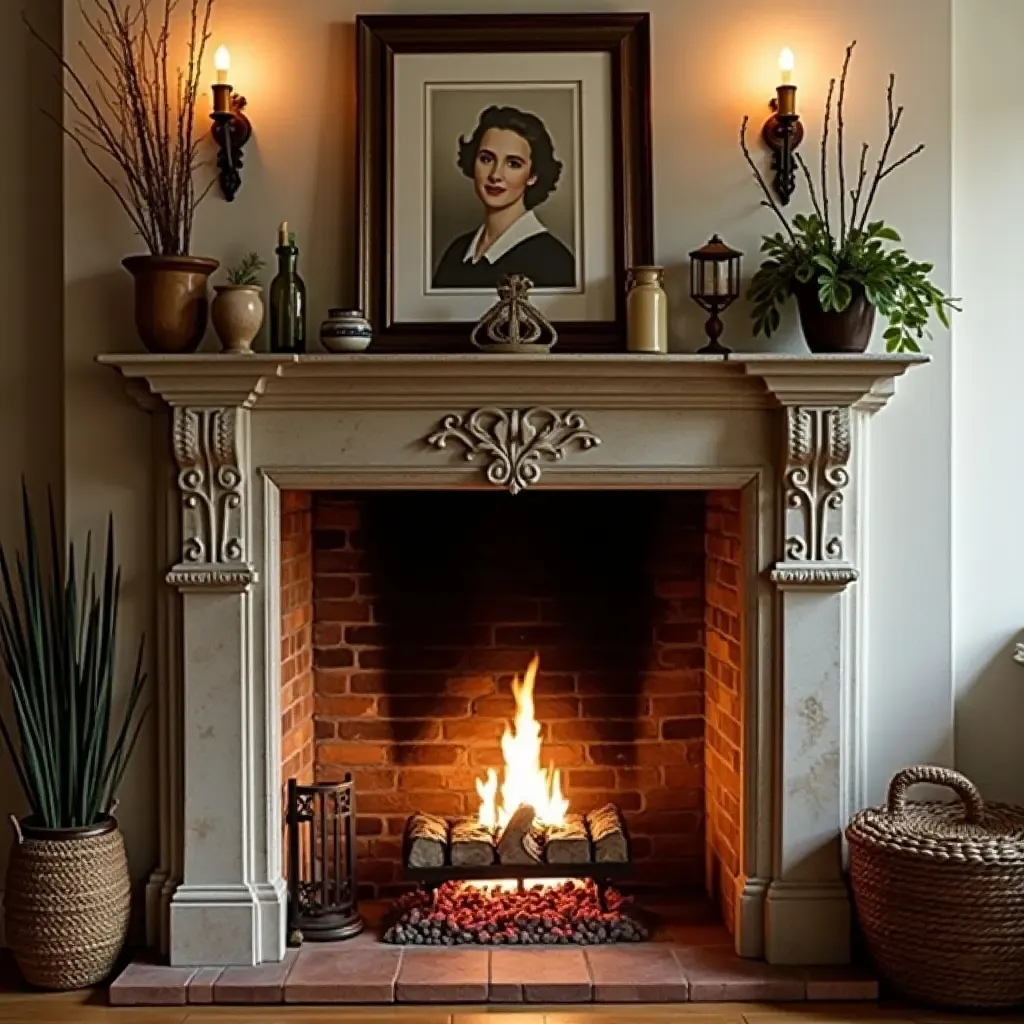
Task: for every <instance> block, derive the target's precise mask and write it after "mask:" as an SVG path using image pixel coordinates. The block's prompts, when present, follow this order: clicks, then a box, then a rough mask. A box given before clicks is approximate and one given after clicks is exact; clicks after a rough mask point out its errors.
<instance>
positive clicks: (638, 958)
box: [585, 943, 690, 1003]
mask: <svg viewBox="0 0 1024 1024" xmlns="http://www.w3.org/2000/svg"><path fill="white" fill-rule="evenodd" d="M585 955H586V958H587V963H588V965H589V967H590V976H591V978H592V979H593V983H594V1002H595V1003H685V1002H686V1001H687V1000H688V999H689V997H690V992H689V986H688V984H687V982H686V976H685V975H684V974H683V971H682V968H681V967H680V966H679V962H678V961H677V960H676V958H675V957H674V956H673V955H672V950H671V948H670V947H668V946H659V945H653V944H651V943H644V944H642V945H638V946H593V947H591V948H589V949H587V950H586V951H585Z"/></svg>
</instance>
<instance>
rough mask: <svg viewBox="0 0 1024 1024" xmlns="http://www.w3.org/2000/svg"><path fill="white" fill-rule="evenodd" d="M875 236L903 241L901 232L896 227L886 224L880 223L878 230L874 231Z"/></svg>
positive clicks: (891, 240) (892, 240) (893, 240)
mask: <svg viewBox="0 0 1024 1024" xmlns="http://www.w3.org/2000/svg"><path fill="white" fill-rule="evenodd" d="M872 234H874V236H875V238H885V239H887V240H888V241H890V242H902V241H903V239H902V238H900V236H899V232H898V231H896V229H895V228H890V227H886V226H885V225H881V224H880V225H879V227H878V230H877V231H874V232H872Z"/></svg>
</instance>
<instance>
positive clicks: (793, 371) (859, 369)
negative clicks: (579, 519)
mask: <svg viewBox="0 0 1024 1024" xmlns="http://www.w3.org/2000/svg"><path fill="white" fill-rule="evenodd" d="M98 361H99V362H100V363H102V364H103V365H105V366H109V367H111V368H113V369H115V370H117V371H118V372H120V373H121V374H122V375H123V376H124V377H125V378H126V379H127V380H128V381H129V382H131V383H132V384H134V385H135V386H134V387H133V393H134V394H135V396H136V398H137V399H138V401H139V403H140V404H141V405H143V406H144V407H152V406H153V405H154V401H153V399H154V396H155V397H156V398H158V399H160V400H161V401H162V402H163V403H166V404H167V405H169V406H193V407H213V406H240V407H245V408H253V407H258V408H259V409H261V410H262V409H276V410H280V409H307V410H309V409H369V408H373V409H402V408H415V407H420V408H422V407H423V406H424V405H431V406H433V405H437V404H445V405H450V404H452V403H455V404H474V405H488V404H501V403H520V404H521V403H523V402H528V403H531V404H537V405H543V404H550V403H559V404H562V405H566V404H568V405H571V406H578V407H589V408H645V409H650V408H665V409H679V408H685V409H737V408H742V409H764V408H778V407H780V406H790V405H818V406H823V405H831V406H849V407H852V408H857V409H863V410H866V411H869V412H874V411H876V410H877V409H880V408H882V407H883V406H884V405H885V403H886V402H887V401H888V399H889V397H890V396H891V395H892V394H893V391H894V389H895V379H896V378H897V377H899V376H901V375H902V374H903V373H905V372H906V371H907V369H908V368H910V367H911V366H916V365H919V364H923V363H927V362H929V357H928V356H923V355H837V356H812V355H778V354H750V355H741V354H735V355H732V356H730V357H728V358H722V357H718V356H699V355H637V354H614V355H554V354H551V355H537V356H533V355H529V356H509V355H483V354H473V353H467V354H459V355H370V354H360V355H304V356H277V355H265V354H254V355H249V356H231V355H220V354H208V355H207V354H202V355H187V356H164V355H142V354H140V355H101V356H99V357H98ZM139 385H143V387H139Z"/></svg>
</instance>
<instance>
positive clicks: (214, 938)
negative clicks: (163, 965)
mask: <svg viewBox="0 0 1024 1024" xmlns="http://www.w3.org/2000/svg"><path fill="white" fill-rule="evenodd" d="M286 918H287V899H286V892H285V887H284V883H283V882H282V883H281V884H280V886H276V885H261V886H249V885H237V886H236V885H222V886H215V885H209V886H205V885H191V886H190V885H182V886H179V887H178V891H177V892H176V893H175V894H174V899H173V900H172V901H171V948H170V960H171V966H172V967H193V966H198V967H228V966H232V965H234V966H238V965H245V964H251V965H253V966H255V965H256V964H261V963H267V962H277V961H279V960H282V959H283V958H284V943H285V923H286Z"/></svg>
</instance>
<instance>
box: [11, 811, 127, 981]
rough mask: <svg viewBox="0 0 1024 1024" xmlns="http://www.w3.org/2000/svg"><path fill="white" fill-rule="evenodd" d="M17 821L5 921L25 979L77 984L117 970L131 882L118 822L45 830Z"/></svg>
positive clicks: (105, 820)
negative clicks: (114, 969)
mask: <svg viewBox="0 0 1024 1024" xmlns="http://www.w3.org/2000/svg"><path fill="white" fill-rule="evenodd" d="M11 820H12V821H14V822H15V832H16V840H15V843H14V846H13V848H12V849H11V856H10V860H9V861H8V864H7V877H6V881H5V890H4V913H5V917H4V926H5V931H6V938H7V944H8V946H9V947H10V949H11V952H12V953H13V954H14V959H15V962H16V963H17V964H18V967H19V969H20V970H21V973H22V975H23V976H24V978H25V980H26V981H27V982H28V983H29V984H31V985H35V986H37V987H39V988H49V989H76V988H85V987H87V986H89V985H95V984H97V983H98V982H100V981H102V980H103V979H104V978H106V977H107V975H108V974H110V972H111V970H112V969H113V967H114V965H115V963H116V962H117V958H118V956H119V955H120V953H121V949H122V947H123V946H124V941H125V936H126V935H127V933H128V915H129V911H130V909H131V883H130V880H129V877H128V861H127V859H126V857H125V852H124V840H123V839H122V838H121V832H120V830H119V829H118V827H117V822H116V821H115V820H114V819H113V818H110V817H106V818H103V819H102V820H101V821H98V822H97V823H96V824H95V825H90V826H88V827H86V828H64V829H47V828H41V827H39V826H38V825H37V824H35V823H34V822H33V819H32V818H26V819H25V820H23V821H21V822H17V821H16V819H14V818H13V817H12V819H11Z"/></svg>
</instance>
